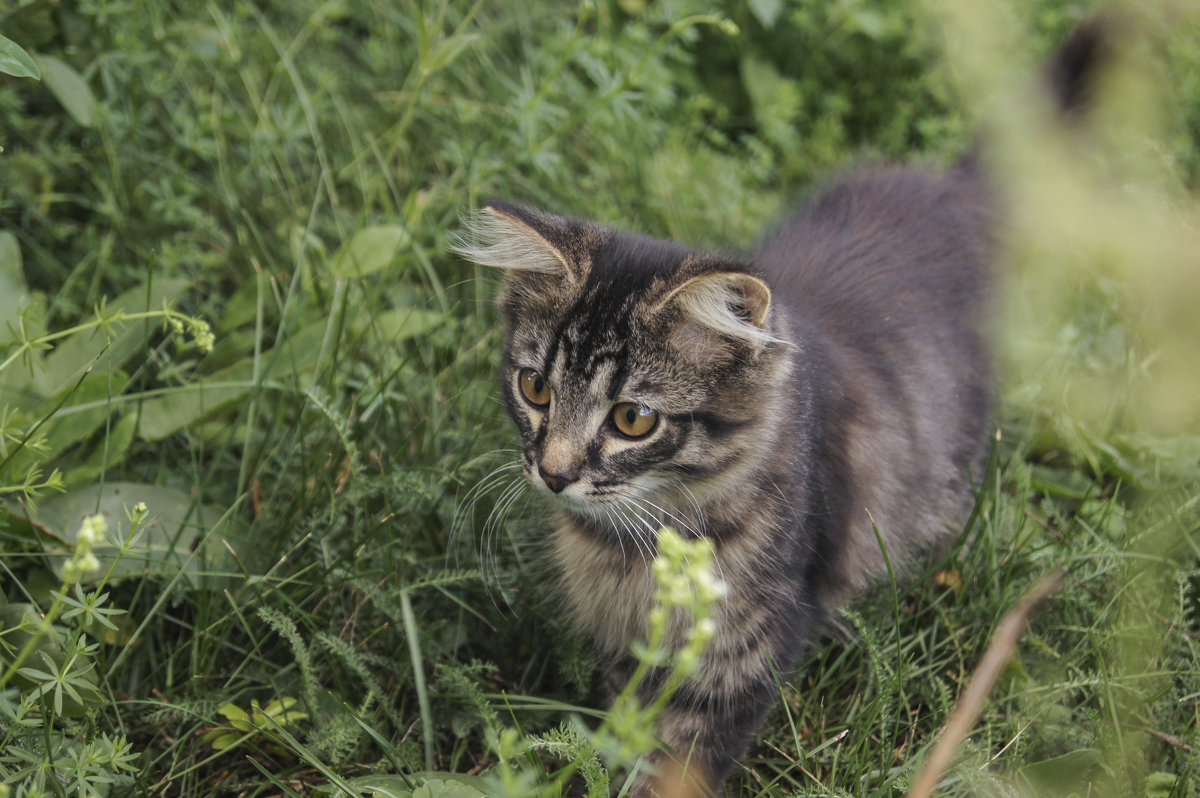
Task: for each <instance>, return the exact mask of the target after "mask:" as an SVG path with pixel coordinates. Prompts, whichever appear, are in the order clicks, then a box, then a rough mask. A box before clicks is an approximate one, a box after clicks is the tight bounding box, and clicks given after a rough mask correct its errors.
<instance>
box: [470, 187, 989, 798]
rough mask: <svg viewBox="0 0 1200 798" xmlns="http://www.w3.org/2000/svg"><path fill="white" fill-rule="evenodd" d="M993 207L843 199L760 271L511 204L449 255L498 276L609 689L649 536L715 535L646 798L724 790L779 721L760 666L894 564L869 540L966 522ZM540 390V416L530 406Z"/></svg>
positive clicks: (557, 542) (619, 674) (511, 346)
mask: <svg viewBox="0 0 1200 798" xmlns="http://www.w3.org/2000/svg"><path fill="white" fill-rule="evenodd" d="M988 215H989V214H988V210H987V201H986V197H985V192H984V189H983V187H982V185H981V181H980V180H979V179H978V178H977V177H976V175H975V173H974V171H973V170H972V169H971V168H970V167H963V168H960V169H957V170H955V171H953V172H951V173H950V174H948V175H945V176H942V177H938V176H931V175H928V174H925V173H922V172H916V171H902V170H886V169H881V170H875V171H869V172H867V173H865V174H863V175H860V176H857V177H854V178H852V179H849V180H846V181H844V182H842V183H839V184H836V185H834V186H833V187H831V188H830V189H829V190H827V191H826V192H825V193H824V194H822V195H820V196H818V197H817V198H816V199H815V200H814V201H813V202H812V203H811V204H810V205H809V206H808V207H807V208H806V209H805V210H803V211H802V212H801V213H800V214H799V215H798V216H797V217H796V218H795V219H793V220H792V221H791V222H790V223H788V224H786V225H784V226H783V227H782V228H781V230H780V231H779V232H778V234H777V235H776V236H775V238H774V239H773V240H772V241H771V243H769V244H768V245H767V246H766V247H765V249H764V250H763V251H762V252H761V253H760V254H759V255H758V256H757V257H756V258H753V259H751V260H749V261H739V260H735V259H730V258H726V257H723V256H719V255H713V254H708V253H702V252H696V251H693V250H690V249H688V248H685V247H682V246H679V245H677V244H674V243H670V242H663V241H655V240H651V239H647V238H642V237H638V236H632V235H627V234H623V233H619V232H616V231H612V230H608V229H606V228H603V227H600V226H598V225H595V224H592V223H590V222H583V221H578V220H574V219H568V218H564V217H558V216H553V215H550V214H546V213H543V212H540V211H534V210H530V209H527V208H522V207H519V206H515V205H510V204H507V203H492V204H491V205H489V206H488V208H487V209H485V210H484V211H483V212H482V213H481V214H480V215H479V216H477V217H475V219H474V221H473V222H471V225H472V227H471V228H470V229H469V230H468V238H467V241H466V243H464V245H463V246H462V247H461V249H460V251H461V252H463V254H464V255H466V256H467V257H469V258H473V259H474V260H476V262H479V263H483V264H486V265H488V266H494V267H499V268H502V269H505V270H506V273H507V274H506V280H505V289H504V291H503V293H502V295H501V297H500V308H501V313H502V316H503V319H504V323H505V330H506V339H505V340H506V347H505V353H504V367H503V368H504V396H505V402H506V405H507V407H508V410H509V413H510V414H511V415H512V417H513V419H514V421H515V422H516V424H517V427H518V428H519V429H520V432H521V438H522V441H523V446H522V465H523V467H524V470H525V474H526V476H527V478H528V479H529V482H530V484H531V485H532V486H533V487H534V488H535V490H538V491H540V492H543V493H545V494H546V496H547V497H550V498H551V500H552V506H553V508H554V510H553V512H554V513H555V516H556V523H555V527H554V530H553V532H552V535H551V539H550V547H549V548H550V552H551V559H552V560H553V563H554V565H555V566H556V568H557V571H558V573H559V575H560V577H561V585H562V594H563V596H564V598H565V602H566V605H567V607H568V608H569V610H570V612H571V613H572V614H573V616H574V618H575V619H576V621H577V622H578V623H579V624H580V625H581V626H582V627H583V628H585V629H586V630H587V631H588V632H589V633H590V634H591V636H592V638H593V639H594V641H595V643H596V648H597V651H598V653H599V655H600V658H601V659H602V661H603V662H604V663H605V664H606V667H607V669H608V671H609V675H610V677H611V679H612V680H613V681H614V682H615V683H618V684H619V683H620V682H621V680H622V679H623V678H624V677H626V676H627V675H628V673H629V672H630V669H631V668H632V663H631V661H630V659H629V657H630V654H629V652H630V646H631V644H632V643H633V642H634V641H636V640H637V639H638V638H639V637H640V636H641V635H643V633H644V630H645V619H646V614H647V612H648V610H649V608H650V606H651V601H652V594H653V578H652V575H651V573H650V570H649V567H648V563H649V561H650V560H651V559H652V557H653V555H654V553H655V534H656V531H657V530H658V529H659V528H660V527H661V526H663V525H670V526H673V527H675V528H676V529H679V530H680V531H682V532H684V533H685V534H691V535H697V536H699V535H703V536H706V537H708V538H710V539H711V540H712V541H713V543H714V544H715V550H716V568H717V570H718V576H719V577H720V578H721V579H722V580H724V581H725V583H726V584H727V585H728V587H729V591H728V595H727V597H726V598H725V600H724V602H723V603H722V604H721V605H720V607H719V610H718V613H717V617H716V621H717V627H718V632H717V636H716V638H715V640H714V642H713V643H712V645H711V647H710V649H709V650H708V652H707V653H706V656H705V661H704V665H703V667H702V670H701V672H700V673H699V674H698V675H697V676H696V678H694V679H693V680H692V681H690V682H689V683H687V684H686V685H685V686H684V688H683V689H682V690H681V691H680V693H679V694H678V695H677V696H676V697H675V699H673V700H672V702H671V704H669V706H668V709H667V711H666V712H665V713H664V715H663V716H662V718H661V719H660V722H659V732H660V735H661V737H662V739H663V740H664V742H665V743H666V745H667V749H666V750H665V751H664V752H662V753H660V754H659V756H658V759H657V760H656V762H655V764H656V765H657V766H658V767H659V769H660V771H661V772H662V773H663V774H664V775H662V776H660V777H659V778H658V779H657V780H656V779H655V778H653V777H646V778H644V779H643V780H642V782H640V783H639V785H638V786H637V787H636V788H635V790H634V792H633V795H634V796H636V797H637V798H646V797H647V796H650V795H651V794H654V793H656V792H660V793H666V794H675V795H680V796H682V795H690V794H697V795H698V794H702V793H703V792H705V791H707V790H711V789H713V788H714V787H715V786H716V785H717V784H719V781H720V779H722V778H723V777H724V775H725V774H726V773H727V772H728V771H729V768H730V767H731V765H732V764H733V763H734V762H735V760H736V758H737V757H738V756H740V754H741V753H742V752H743V751H744V750H745V747H746V745H747V744H748V743H749V742H750V740H751V739H752V737H753V735H754V733H755V731H756V730H757V728H758V726H759V724H760V722H761V721H762V718H763V716H764V714H765V713H766V712H767V711H768V710H769V709H770V707H771V706H772V705H773V702H774V697H775V694H776V688H775V686H774V681H773V677H772V673H771V667H772V666H774V668H775V669H777V670H778V671H779V672H781V673H784V674H786V673H788V672H789V671H791V670H792V669H793V668H794V667H795V665H796V663H797V661H798V659H799V657H800V655H801V654H802V652H803V649H804V646H805V644H806V642H807V641H808V640H809V639H810V638H811V637H812V635H813V633H814V630H816V629H817V628H818V627H819V625H820V624H821V623H822V621H823V619H824V617H825V615H826V613H828V611H829V610H830V609H831V608H832V607H834V606H835V605H836V604H837V602H839V601H841V600H843V599H844V598H846V597H848V596H849V595H851V594H852V593H853V592H854V591H855V590H858V589H859V588H861V587H863V586H864V585H866V584H868V583H869V582H870V581H871V580H872V579H874V578H877V577H878V576H880V575H881V574H883V573H885V572H886V565H885V558H884V554H883V552H881V551H880V547H879V544H878V541H877V538H876V534H875V531H874V528H873V525H874V527H876V528H878V531H879V535H880V537H881V538H882V540H883V542H884V544H885V546H886V548H887V554H888V556H889V557H890V559H891V560H892V562H893V563H902V562H903V561H904V560H905V559H907V558H908V557H910V556H911V555H913V554H914V553H918V552H922V551H925V550H928V549H931V548H935V547H937V546H938V545H939V544H940V543H941V542H943V541H944V540H945V539H946V537H947V535H948V533H950V532H952V531H953V530H955V529H957V528H960V527H961V525H962V524H963V522H964V520H965V518H966V516H967V514H968V512H969V509H970V505H971V490H970V488H971V481H972V478H973V477H975V478H977V477H978V476H979V472H980V469H981V467H982V464H983V460H984V457H985V453H986V448H987V440H988V436H987V434H986V424H987V418H988V411H989V389H988V367H987V362H988V358H987V352H986V347H985V345H984V340H983V336H982V334H981V332H980V330H979V329H978V328H977V320H978V319H979V318H980V317H981V316H982V315H983V313H984V310H985V308H984V305H985V304H986V300H985V296H986V293H987V284H988V280H987V277H986V274H987V264H988V261H989V258H990V249H991V247H990V238H989V234H988V232H987V229H988ZM531 248H532V250H533V251H531ZM530 373H536V375H537V377H538V378H539V379H542V380H544V385H545V386H548V390H549V394H548V395H549V397H550V399H549V401H548V403H546V404H544V405H538V404H537V403H535V402H531V401H530V400H529V399H528V398H527V397H526V396H525V395H523V393H522V389H521V379H522V374H530ZM537 384H538V385H542V384H543V383H537ZM625 402H628V403H632V404H633V405H635V406H639V407H644V408H649V409H652V410H654V411H656V412H657V423H656V425H655V427H654V428H653V430H652V431H651V432H650V433H649V434H647V435H646V436H645V437H643V438H638V439H631V438H629V437H628V436H626V435H623V434H621V433H620V432H619V431H618V430H617V429H616V428H615V427H614V422H613V418H612V415H611V414H612V412H613V408H614V406H616V405H618V404H621V403H625ZM672 756H675V757H686V758H687V761H688V763H689V766H690V767H694V768H695V769H696V770H695V773H698V774H703V775H702V776H699V777H695V778H691V777H687V776H686V775H682V774H681V773H680V772H679V771H678V769H677V768H676V769H675V770H671V767H672V766H670V765H669V762H671V761H672V759H671V757H672ZM668 773H673V774H674V775H672V776H668V775H666V774H668ZM668 782H671V783H673V784H674V785H675V786H674V787H672V786H670V785H669V784H668Z"/></svg>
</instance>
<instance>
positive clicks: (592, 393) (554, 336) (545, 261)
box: [460, 204, 784, 520]
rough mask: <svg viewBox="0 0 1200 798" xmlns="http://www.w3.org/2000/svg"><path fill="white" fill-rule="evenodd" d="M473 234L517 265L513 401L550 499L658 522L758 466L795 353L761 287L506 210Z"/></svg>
mask: <svg viewBox="0 0 1200 798" xmlns="http://www.w3.org/2000/svg"><path fill="white" fill-rule="evenodd" d="M472 232H473V234H474V237H475V239H476V241H477V243H476V244H475V245H467V246H463V247H460V251H462V252H463V254H465V255H467V257H469V258H470V259H472V260H474V261H476V262H478V263H483V264H486V265H491V266H500V267H502V268H505V269H506V270H507V277H506V285H505V290H504V293H503V295H502V297H501V300H500V309H501V313H502V315H503V317H504V322H505V330H506V347H505V354H504V365H503V372H504V373H503V387H504V396H505V402H506V405H507V407H508V410H509V413H510V415H511V416H512V418H513V420H514V421H515V422H516V424H517V427H518V428H519V430H520V432H521V438H522V465H523V467H524V471H525V475H526V477H527V478H528V479H529V482H530V484H531V485H533V486H534V488H535V490H538V491H541V492H544V493H546V494H548V495H553V496H554V497H555V499H556V500H557V501H558V502H560V503H561V505H562V506H563V507H564V508H565V509H567V510H568V511H571V512H573V513H575V514H578V515H582V516H591V517H594V518H600V517H603V518H608V519H610V520H611V519H614V518H623V517H625V516H626V514H625V513H616V514H615V515H614V513H613V512H612V510H613V508H625V509H626V510H628V509H633V510H634V511H635V512H637V513H639V514H642V515H645V514H647V513H651V512H652V511H653V510H655V509H656V507H658V508H659V509H661V510H665V509H668V508H666V507H659V505H658V504H656V503H659V502H667V503H670V502H671V501H672V500H671V499H670V497H671V496H677V497H688V496H690V497H691V499H690V501H692V502H694V501H695V499H696V494H697V493H698V492H703V491H705V490H706V489H707V488H709V487H710V486H711V483H712V482H713V480H717V479H719V478H720V477H721V475H722V474H724V473H727V472H728V471H729V469H730V466H731V465H733V464H736V461H737V460H738V459H739V457H744V456H745V454H746V451H747V448H748V447H747V443H746V441H745V440H743V439H744V437H745V434H749V433H750V432H751V431H752V430H751V429H750V428H751V427H753V426H754V425H755V422H756V421H757V420H758V419H759V417H760V415H761V414H760V410H761V408H762V404H763V402H764V401H765V400H766V399H767V397H765V396H764V395H762V391H763V390H764V389H765V387H766V385H767V384H768V383H769V382H772V381H773V380H771V379H768V377H769V372H770V371H772V370H773V369H774V367H775V363H776V361H777V360H778V359H779V356H780V352H781V350H782V348H783V346H784V345H783V344H782V342H781V341H779V340H778V338H777V335H776V332H777V331H775V330H774V329H773V327H772V316H773V314H772V310H771V305H770V301H771V298H770V292H769V290H768V288H767V287H766V285H765V284H764V283H763V282H762V281H761V280H759V279H758V278H757V277H754V276H753V275H751V274H749V273H747V272H745V271H744V270H743V269H742V267H740V266H738V265H737V264H734V263H732V262H730V261H727V260H723V259H720V258H717V257H715V256H711V255H704V254H699V253H695V252H692V251H689V250H686V249H684V248H682V247H679V246H676V245H674V244H668V243H664V242H660V241H652V240H648V239H644V238H639V237H635V236H627V235H622V234H619V233H615V232H613V231H610V230H607V229H605V228H601V227H598V226H596V225H592V224H588V223H584V222H578V221H574V220H570V219H563V218H560V217H554V216H549V215H547V214H542V213H539V212H536V211H530V210H528V209H524V208H519V207H516V206H511V205H506V204H504V205H502V204H494V205H492V206H490V207H489V208H488V209H486V210H485V211H484V212H483V213H482V214H481V215H480V216H479V217H478V218H477V219H476V220H475V223H474V224H473V226H472ZM683 501H688V499H683ZM676 504H678V500H676ZM660 514H661V513H660Z"/></svg>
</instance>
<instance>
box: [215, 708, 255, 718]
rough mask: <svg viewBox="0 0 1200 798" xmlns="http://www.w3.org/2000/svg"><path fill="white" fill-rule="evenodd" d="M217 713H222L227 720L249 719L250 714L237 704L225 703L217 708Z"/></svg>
mask: <svg viewBox="0 0 1200 798" xmlns="http://www.w3.org/2000/svg"><path fill="white" fill-rule="evenodd" d="M217 714H219V715H224V716H225V717H226V718H228V719H229V720H249V719H250V715H249V714H248V713H247V712H246V710H244V709H242V708H241V707H239V706H238V705H237V704H226V705H225V706H223V707H221V708H220V709H218V710H217Z"/></svg>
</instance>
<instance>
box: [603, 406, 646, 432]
mask: <svg viewBox="0 0 1200 798" xmlns="http://www.w3.org/2000/svg"><path fill="white" fill-rule="evenodd" d="M609 419H611V421H612V425H613V427H615V428H616V430H617V432H619V433H621V434H622V435H625V436H628V437H630V438H644V437H645V436H647V435H649V434H650V433H651V432H653V431H654V427H655V426H656V425H657V424H658V411H657V410H651V409H650V408H648V407H642V406H641V405H635V404H634V403H633V402H620V403H619V404H616V405H614V406H613V409H612V413H611V414H610V415H609Z"/></svg>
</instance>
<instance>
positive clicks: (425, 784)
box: [349, 773, 488, 798]
mask: <svg viewBox="0 0 1200 798" xmlns="http://www.w3.org/2000/svg"><path fill="white" fill-rule="evenodd" d="M417 779H421V782H420V784H418V785H417V786H416V787H415V788H414V787H413V786H412V784H413V781H414V780H417ZM349 783H350V785H351V786H353V787H354V788H355V789H358V790H362V791H367V790H370V794H371V795H372V796H378V798H486V796H487V794H488V793H487V781H486V780H485V779H483V778H481V777H479V776H469V775H466V774H459V773H428V774H425V775H424V776H422V775H421V774H413V775H412V776H411V777H405V776H398V775H397V776H362V777H361V778H356V779H350V780H349Z"/></svg>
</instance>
